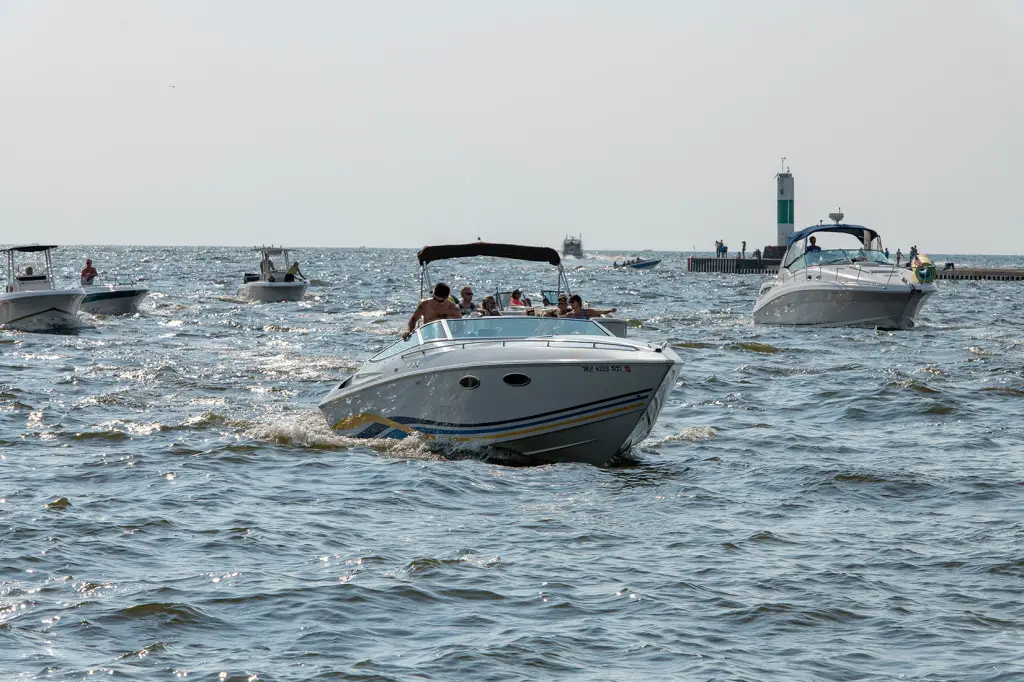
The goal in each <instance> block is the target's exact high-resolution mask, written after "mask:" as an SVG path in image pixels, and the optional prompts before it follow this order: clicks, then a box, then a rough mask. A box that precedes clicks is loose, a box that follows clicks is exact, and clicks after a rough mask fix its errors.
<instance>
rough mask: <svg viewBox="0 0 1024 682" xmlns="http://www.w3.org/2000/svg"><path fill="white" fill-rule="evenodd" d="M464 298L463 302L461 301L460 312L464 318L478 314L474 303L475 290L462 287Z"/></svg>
mask: <svg viewBox="0 0 1024 682" xmlns="http://www.w3.org/2000/svg"><path fill="white" fill-rule="evenodd" d="M459 295H460V296H462V300H460V301H459V312H461V313H462V316H463V317H465V316H467V315H472V314H473V313H475V312H476V303H473V289H472V287H462V291H460V292H459Z"/></svg>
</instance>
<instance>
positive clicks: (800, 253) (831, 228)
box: [753, 213, 936, 329]
mask: <svg viewBox="0 0 1024 682" xmlns="http://www.w3.org/2000/svg"><path fill="white" fill-rule="evenodd" d="M829 218H831V219H832V220H833V221H834V224H831V225H828V224H819V225H812V226H811V227H807V228H804V229H803V230H800V231H799V232H794V233H793V234H791V235H790V236H789V237H788V239H787V249H786V252H785V254H784V255H783V257H782V263H781V265H780V266H779V272H778V274H777V275H776V276H774V277H773V278H772V279H770V280H768V281H766V282H765V283H764V284H762V285H761V289H760V291H759V292H758V295H757V302H756V303H755V305H754V311H753V319H754V322H755V323H757V324H780V325H809V326H810V325H816V326H832V327H838V326H862V327H877V328H881V329H909V328H911V327H913V326H915V324H916V323H917V317H918V315H919V314H920V312H921V308H922V306H923V305H924V303H925V301H927V300H928V298H930V297H931V296H933V295H934V294H935V292H936V286H935V284H934V281H935V277H936V273H935V266H934V265H933V264H932V263H931V261H930V260H929V259H928V258H927V256H920V257H919V258H918V259H917V261H916V262H915V265H914V267H912V268H910V269H907V268H900V267H898V266H897V265H895V264H894V263H892V262H891V261H890V260H889V258H888V257H887V256H886V255H885V253H884V250H883V248H882V240H881V237H880V236H879V235H878V233H877V232H876V231H875V230H872V229H871V228H868V227H864V226H863V225H849V224H845V223H843V222H842V220H843V214H842V213H831V214H829ZM818 237H828V238H830V239H831V238H833V237H839V239H838V240H833V241H835V242H837V243H838V244H839V248H832V245H830V246H829V248H822V247H820V246H818V245H817V244H816V241H817V238H818ZM849 238H852V240H851V239H849ZM843 242H845V243H843Z"/></svg>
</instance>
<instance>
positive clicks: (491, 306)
mask: <svg viewBox="0 0 1024 682" xmlns="http://www.w3.org/2000/svg"><path fill="white" fill-rule="evenodd" d="M451 293H452V290H451V287H450V286H448V284H446V283H445V282H438V283H437V284H435V285H434V291H433V295H432V296H431V297H430V298H426V299H423V300H422V301H420V303H419V305H417V306H416V310H414V311H413V313H412V315H411V316H410V317H409V324H408V326H407V328H406V330H405V331H403V332H402V338H403V339H408V338H409V337H410V336H411V335H412V334H413V332H415V331H416V325H417V324H418V323H419V321H420V320H423V324H429V323H431V322H436V321H437V320H460V319H462V318H463V317H470V316H473V315H476V316H479V317H499V316H501V311H500V310H499V309H498V304H497V301H495V299H494V297H493V296H484V298H483V300H482V301H481V302H480V305H479V306H477V305H476V303H474V302H473V288H472V287H469V286H465V287H462V289H461V290H460V291H459V296H460V300H459V301H458V302H456V301H455V300H454V298H453V297H452V295H451ZM509 304H510V306H522V307H524V308H526V311H525V314H526V315H536V314H537V313H536V312H535V311H534V309H533V308H532V307H531V306H532V304H531V303H530V299H529V298H526V297H524V296H523V293H522V291H521V290H519V289H516V290H514V291H513V292H512V298H511V300H510V301H509ZM615 311H616V309H615V308H607V309H599V308H586V307H584V306H583V298H582V297H580V295H579V294H573V295H572V296H567V295H566V294H558V301H557V304H556V305H555V307H554V308H553V309H551V310H547V311H544V312H543V313H541V314H542V315H543V316H544V317H565V318H571V319H580V320H589V319H591V318H595V317H601V316H602V315H609V314H611V313H614V312H615Z"/></svg>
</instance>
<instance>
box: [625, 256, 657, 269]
mask: <svg viewBox="0 0 1024 682" xmlns="http://www.w3.org/2000/svg"><path fill="white" fill-rule="evenodd" d="M660 262H661V260H660V259H659V260H648V261H641V262H640V263H633V264H632V265H630V266H629V267H631V268H633V269H634V270H650V269H651V268H653V267H654V266H656V265H657V264H658V263H660Z"/></svg>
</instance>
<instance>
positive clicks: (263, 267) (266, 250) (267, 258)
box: [238, 246, 306, 303]
mask: <svg viewBox="0 0 1024 682" xmlns="http://www.w3.org/2000/svg"><path fill="white" fill-rule="evenodd" d="M253 251H256V252H258V253H259V254H260V271H259V274H256V273H249V272H247V273H245V275H244V276H243V278H242V286H240V287H239V288H238V297H239V298H244V299H245V300H247V301H255V302H257V303H279V302H281V301H301V300H302V297H303V295H304V294H305V293H306V281H305V280H304V279H296V278H295V277H294V276H293V275H289V274H288V266H289V265H290V264H291V263H292V261H291V259H290V253H289V252H290V251H291V249H286V248H284V247H283V246H260V247H257V248H255V249H253ZM275 258H276V259H277V260H278V263H276V264H275V263H274V259H275Z"/></svg>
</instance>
